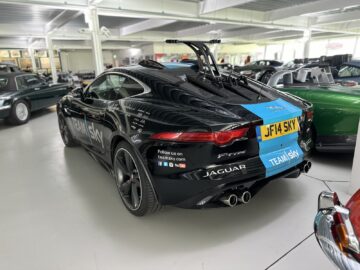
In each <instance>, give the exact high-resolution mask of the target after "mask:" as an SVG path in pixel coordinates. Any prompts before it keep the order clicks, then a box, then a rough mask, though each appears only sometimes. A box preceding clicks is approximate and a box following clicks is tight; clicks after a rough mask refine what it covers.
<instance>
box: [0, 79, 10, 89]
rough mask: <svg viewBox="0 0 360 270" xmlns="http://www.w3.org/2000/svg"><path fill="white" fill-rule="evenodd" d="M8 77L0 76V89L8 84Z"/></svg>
mask: <svg viewBox="0 0 360 270" xmlns="http://www.w3.org/2000/svg"><path fill="white" fill-rule="evenodd" d="M8 82H9V80H8V78H6V77H0V90H3V89H5V87H6V86H7V85H8Z"/></svg>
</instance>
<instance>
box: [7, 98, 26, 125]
mask: <svg viewBox="0 0 360 270" xmlns="http://www.w3.org/2000/svg"><path fill="white" fill-rule="evenodd" d="M29 119H30V107H29V104H28V103H27V102H26V101H24V100H18V101H16V102H15V103H14V104H13V105H12V106H11V112H10V116H9V119H8V120H9V122H10V123H11V124H14V125H22V124H25V123H27V122H28V121H29Z"/></svg>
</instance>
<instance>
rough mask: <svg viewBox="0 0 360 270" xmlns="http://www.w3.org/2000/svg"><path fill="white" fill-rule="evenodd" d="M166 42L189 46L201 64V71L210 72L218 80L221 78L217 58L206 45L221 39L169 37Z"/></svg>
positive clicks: (216, 42)
mask: <svg viewBox="0 0 360 270" xmlns="http://www.w3.org/2000/svg"><path fill="white" fill-rule="evenodd" d="M165 42H166V43H172V44H179V43H183V44H185V45H187V46H189V47H190V48H191V49H192V50H193V51H194V52H195V54H196V57H197V61H198V65H199V71H200V72H201V73H203V74H204V75H205V74H209V72H210V74H211V75H212V77H213V78H214V79H216V80H218V79H220V78H221V75H220V72H219V68H218V66H217V64H216V61H215V58H214V56H213V54H212V53H211V51H210V49H209V47H208V46H207V45H206V43H208V44H218V43H220V42H221V40H219V39H213V40H210V41H192V40H177V39H167V40H166V41H165ZM204 64H205V65H204ZM205 67H207V70H206V69H205Z"/></svg>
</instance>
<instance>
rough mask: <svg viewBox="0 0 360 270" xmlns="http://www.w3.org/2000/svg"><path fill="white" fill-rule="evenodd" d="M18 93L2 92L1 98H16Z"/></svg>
mask: <svg viewBox="0 0 360 270" xmlns="http://www.w3.org/2000/svg"><path fill="white" fill-rule="evenodd" d="M16 93H17V91H0V98H11V97H13V96H15V95H16Z"/></svg>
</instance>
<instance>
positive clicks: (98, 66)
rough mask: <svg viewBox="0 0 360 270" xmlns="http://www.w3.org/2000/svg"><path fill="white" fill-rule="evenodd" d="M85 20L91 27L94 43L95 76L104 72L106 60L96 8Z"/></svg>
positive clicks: (88, 11) (88, 12) (91, 8)
mask: <svg viewBox="0 0 360 270" xmlns="http://www.w3.org/2000/svg"><path fill="white" fill-rule="evenodd" d="M85 20H86V22H87V23H88V25H89V29H90V33H91V41H92V51H93V56H94V62H95V75H96V76H97V75H99V74H100V73H102V72H103V71H104V62H103V61H104V60H103V55H102V46H101V33H100V28H99V17H98V14H97V9H96V7H90V8H89V9H88V10H87V12H86V13H85Z"/></svg>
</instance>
